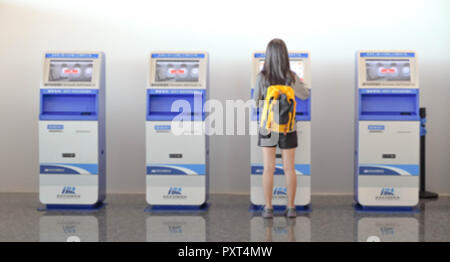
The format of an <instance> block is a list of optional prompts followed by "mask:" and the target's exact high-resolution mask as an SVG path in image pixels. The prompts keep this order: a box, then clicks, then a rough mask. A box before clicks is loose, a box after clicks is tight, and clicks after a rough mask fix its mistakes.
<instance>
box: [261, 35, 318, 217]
mask: <svg viewBox="0 0 450 262" xmlns="http://www.w3.org/2000/svg"><path fill="white" fill-rule="evenodd" d="M271 85H289V86H291V87H292V88H293V89H294V91H295V95H296V96H297V97H299V98H300V99H302V100H305V99H307V98H308V96H309V89H307V88H305V86H304V83H303V82H302V81H301V80H300V79H299V77H298V76H297V75H296V74H295V73H294V72H293V71H291V69H290V65H289V54H288V50H287V48H286V44H285V43H284V42H283V40H281V39H273V40H272V41H270V42H269V44H268V45H267V49H266V58H265V61H264V66H263V69H262V71H261V72H260V73H259V74H258V76H257V78H256V86H255V96H254V99H255V102H256V103H257V105H258V106H260V105H261V104H262V103H260V101H261V100H264V97H265V94H266V91H267V88H268V87H269V86H271ZM261 102H262V101H261ZM260 112H262V110H260ZM294 126H295V125H294ZM269 136H270V138H267V136H263V135H262V134H261V133H260V134H259V135H258V145H259V146H260V147H262V151H263V162H264V172H263V189H264V199H265V207H264V211H263V213H262V215H263V217H264V218H273V208H272V190H273V175H274V171H275V153H276V147H277V145H278V146H279V147H280V149H281V154H282V158H283V170H284V175H285V178H286V185H287V197H288V203H287V207H286V216H288V217H295V216H296V212H295V204H294V200H295V194H296V189H297V177H296V174H295V168H294V160H295V150H296V147H297V131H296V130H295V129H294V130H293V131H291V132H288V133H285V134H283V133H275V132H272V133H270V134H269ZM277 137H278V138H277ZM274 138H275V139H274Z"/></svg>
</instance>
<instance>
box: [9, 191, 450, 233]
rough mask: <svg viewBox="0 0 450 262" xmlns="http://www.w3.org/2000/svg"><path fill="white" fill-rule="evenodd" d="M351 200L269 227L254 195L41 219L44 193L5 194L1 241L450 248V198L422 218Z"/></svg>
mask: <svg viewBox="0 0 450 262" xmlns="http://www.w3.org/2000/svg"><path fill="white" fill-rule="evenodd" d="M352 199H353V198H352V197H351V196H313V198H312V203H313V205H312V211H311V212H308V213H299V214H298V217H297V218H296V219H286V218H285V217H282V216H277V217H275V218H274V219H273V220H272V221H267V220H264V219H262V218H261V217H259V216H255V215H253V214H252V213H250V212H248V207H249V196H246V195H212V196H211V197H210V203H211V206H210V208H209V211H208V212H206V213H203V214H202V213H197V214H180V213H178V214H177V213H172V214H167V213H165V214H163V213H158V214H150V213H146V212H144V208H145V207H146V204H145V200H144V195H108V198H107V205H106V206H105V207H103V208H102V209H100V210H99V211H96V212H91V213H86V212H84V213H80V212H77V213H67V212H65V213H61V212H51V213H48V212H38V211H37V208H38V207H39V206H40V204H39V201H38V196H37V194H22V193H20V194H19V193H2V194H0V241H68V240H69V241H72V240H73V241H367V240H375V241H377V240H378V241H450V197H440V198H439V200H437V201H422V202H421V204H420V210H419V211H418V212H415V213H359V212H356V211H355V210H354V209H353V207H352V202H353V200H352Z"/></svg>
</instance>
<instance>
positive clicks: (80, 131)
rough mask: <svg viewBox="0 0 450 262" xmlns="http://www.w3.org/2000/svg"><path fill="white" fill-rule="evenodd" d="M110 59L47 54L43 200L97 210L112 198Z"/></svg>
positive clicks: (43, 100) (43, 105)
mask: <svg viewBox="0 0 450 262" xmlns="http://www.w3.org/2000/svg"><path fill="white" fill-rule="evenodd" d="M105 147H106V140H105V55H104V54H103V53H46V54H45V55H44V74H43V80H42V82H41V86H40V113H39V162H40V176H39V198H40V201H41V202H42V203H43V204H45V205H46V207H47V208H48V209H51V208H92V207H96V206H98V205H99V204H100V203H101V202H102V201H103V200H104V199H105V194H106V192H105V191H106V151H105Z"/></svg>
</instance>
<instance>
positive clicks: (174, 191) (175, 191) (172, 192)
mask: <svg viewBox="0 0 450 262" xmlns="http://www.w3.org/2000/svg"><path fill="white" fill-rule="evenodd" d="M181 191H182V188H181V187H170V188H169V191H168V192H167V195H164V196H163V198H164V199H186V198H187V196H186V195H183V193H182V192H181Z"/></svg>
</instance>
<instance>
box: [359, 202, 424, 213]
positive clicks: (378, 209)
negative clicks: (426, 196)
mask: <svg viewBox="0 0 450 262" xmlns="http://www.w3.org/2000/svg"><path fill="white" fill-rule="evenodd" d="M353 208H354V209H355V211H356V212H367V213H386V212H392V213H419V212H420V209H419V208H418V207H416V206H414V207H406V206H362V205H360V204H359V203H354V204H353Z"/></svg>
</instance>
